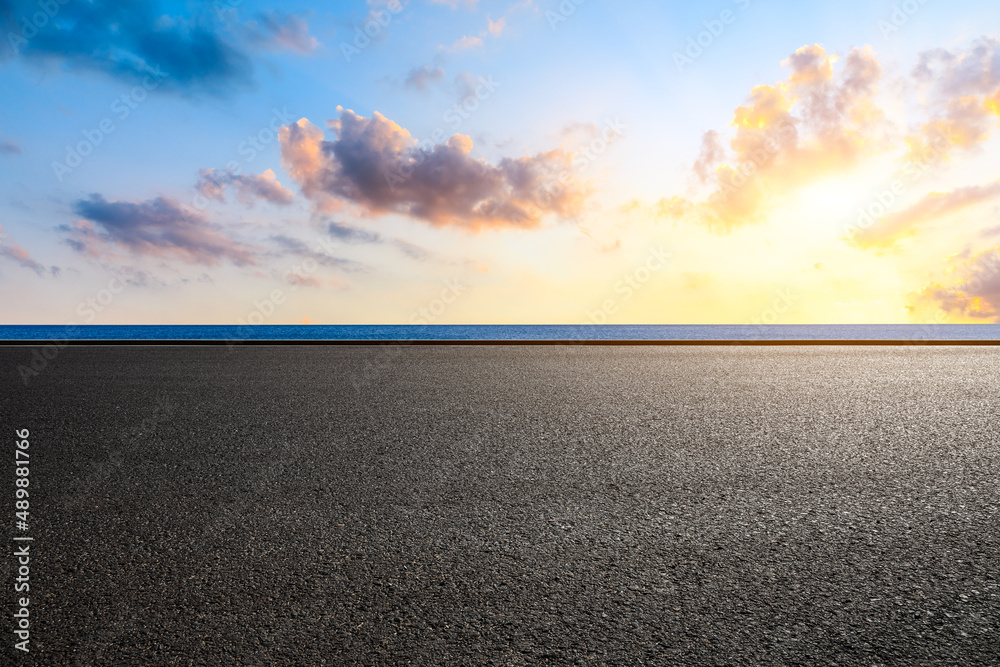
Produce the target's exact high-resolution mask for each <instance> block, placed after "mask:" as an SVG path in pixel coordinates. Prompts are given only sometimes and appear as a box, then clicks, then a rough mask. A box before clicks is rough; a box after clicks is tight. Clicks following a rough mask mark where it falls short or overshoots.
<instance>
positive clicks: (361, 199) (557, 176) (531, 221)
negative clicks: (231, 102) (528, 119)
mask: <svg viewBox="0 0 1000 667" xmlns="http://www.w3.org/2000/svg"><path fill="white" fill-rule="evenodd" d="M337 110H338V112H339V113H340V117H339V118H337V119H334V120H330V121H327V125H328V126H329V127H330V129H332V130H333V132H334V133H335V134H336V136H337V138H336V139H335V140H333V141H326V140H325V139H324V135H323V132H322V130H320V129H319V128H318V127H316V126H315V125H313V124H312V123H310V122H309V121H308V120H307V119H305V118H303V119H300V120H299V121H298V122H296V123H294V124H292V125H289V126H286V127H284V128H282V130H281V131H280V132H279V140H280V143H281V155H282V164H283V165H284V167H285V170H286V171H287V172H288V173H289V174H290V175H291V176H292V178H293V179H295V181H296V182H297V183H299V185H300V186H301V188H302V192H303V194H304V195H305V196H306V197H308V198H310V199H312V200H313V201H315V202H316V203H317V205H318V206H319V208H320V210H335V209H336V208H337V206H338V204H340V203H343V202H347V203H351V204H354V205H356V206H358V207H359V208H360V209H361V211H362V212H363V213H365V214H368V215H384V214H390V213H398V214H402V215H406V216H409V217H411V218H415V219H418V220H423V221H426V222H429V223H431V224H432V225H435V226H454V227H461V228H464V229H467V230H477V229H481V228H486V227H520V228H534V227H537V226H538V225H539V224H540V223H541V220H542V217H543V216H544V215H545V214H556V215H559V216H562V217H573V216H575V215H577V214H578V213H579V212H580V211H581V209H582V205H583V201H584V199H585V197H586V194H587V192H586V190H585V189H584V188H583V187H582V186H581V185H579V184H578V183H577V182H576V181H575V179H574V178H573V177H572V170H571V165H570V162H571V158H572V156H571V154H569V153H567V152H565V151H563V150H562V149H555V150H551V151H548V152H545V153H539V154H537V155H534V156H530V157H521V158H504V159H503V160H501V161H500V163H499V164H496V165H493V164H489V163H487V162H485V161H484V160H479V159H476V158H473V157H472V156H471V155H470V153H471V150H472V139H470V138H469V137H467V136H464V135H460V134H455V135H453V136H452V137H451V138H450V139H448V141H447V142H446V143H444V144H437V145H434V146H432V147H429V148H421V147H418V146H417V144H416V142H415V141H414V140H413V138H412V137H411V136H410V133H409V132H407V131H406V130H405V129H404V128H402V127H400V126H399V125H397V124H396V123H394V122H392V121H391V120H389V119H388V118H386V117H385V116H383V115H382V114H380V113H378V112H375V113H374V114H373V116H372V117H371V118H365V117H363V116H359V115H357V114H355V113H354V112H353V111H351V110H350V109H344V108H342V107H337Z"/></svg>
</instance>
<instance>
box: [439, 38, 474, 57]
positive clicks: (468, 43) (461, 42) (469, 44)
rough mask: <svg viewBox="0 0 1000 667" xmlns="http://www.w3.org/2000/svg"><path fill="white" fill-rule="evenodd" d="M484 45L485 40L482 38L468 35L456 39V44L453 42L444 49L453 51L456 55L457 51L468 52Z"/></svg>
mask: <svg viewBox="0 0 1000 667" xmlns="http://www.w3.org/2000/svg"><path fill="white" fill-rule="evenodd" d="M482 45H483V39H482V38H481V37H475V36H472V35H466V36H465V37H459V38H458V39H456V40H455V41H454V42H452V44H451V46H448V47H442V48H444V49H445V50H446V51H451V52H453V53H454V52H455V51H467V50H469V49H474V48H476V47H479V46H482Z"/></svg>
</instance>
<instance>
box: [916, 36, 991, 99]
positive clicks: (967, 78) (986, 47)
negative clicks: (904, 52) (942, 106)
mask: <svg viewBox="0 0 1000 667" xmlns="http://www.w3.org/2000/svg"><path fill="white" fill-rule="evenodd" d="M998 46H1000V40H997V39H996V38H993V37H980V38H979V39H977V40H975V41H974V42H973V43H972V45H971V46H970V48H968V49H965V50H961V49H958V50H951V51H949V50H947V49H933V50H930V51H925V52H923V53H921V54H920V55H919V56H918V60H917V66H916V67H915V68H914V69H913V78H914V79H916V80H917V81H918V82H920V83H923V84H924V85H926V86H928V87H929V88H930V92H931V94H932V95H933V96H934V97H935V98H937V99H944V100H947V99H951V98H955V97H966V96H968V95H983V94H987V93H992V92H994V91H995V90H997V89H998V88H1000V49H998V48H997V47H998Z"/></svg>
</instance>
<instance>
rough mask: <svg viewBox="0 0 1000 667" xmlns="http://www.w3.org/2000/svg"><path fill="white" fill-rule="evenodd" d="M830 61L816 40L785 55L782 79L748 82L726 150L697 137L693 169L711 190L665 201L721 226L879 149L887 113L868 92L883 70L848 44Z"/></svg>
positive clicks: (756, 216)
mask: <svg viewBox="0 0 1000 667" xmlns="http://www.w3.org/2000/svg"><path fill="white" fill-rule="evenodd" d="M837 62H838V59H837V57H836V56H835V55H827V53H826V51H825V49H823V47H822V46H820V45H819V44H814V45H811V46H804V47H802V48H800V49H799V50H797V51H796V52H795V53H793V54H792V55H791V56H789V57H788V58H787V59H786V60H785V61H784V62H783V63H782V64H783V65H785V66H786V67H789V68H790V69H791V72H790V74H789V75H788V77H787V79H786V80H784V81H781V82H778V83H776V84H774V85H760V86H756V87H754V88H753V89H752V90H751V91H750V96H749V98H748V100H747V103H746V104H743V105H741V106H739V107H737V108H736V109H735V111H734V113H733V122H732V127H733V128H734V130H733V132H732V134H731V136H730V138H729V151H726V150H725V148H724V147H723V146H722V144H721V142H720V141H719V140H718V137H717V134H716V133H714V132H709V133H706V135H705V137H704V138H703V141H702V149H701V154H700V155H699V157H698V160H697V161H696V162H695V164H694V171H695V173H696V174H697V175H698V176H699V178H700V179H701V180H702V182H706V183H708V184H709V185H711V186H713V188H714V189H713V191H711V192H710V193H709V194H708V195H707V196H706V197H705V198H704V199H703V200H702V201H700V202H697V203H695V202H691V203H690V204H691V205H690V206H687V207H684V206H680V205H678V204H677V202H673V203H672V204H670V205H669V207H668V208H669V209H670V210H671V211H674V212H676V214H678V215H681V216H686V217H690V218H693V219H694V220H696V221H697V222H699V223H702V224H706V225H707V226H709V227H710V228H712V229H713V230H715V231H720V232H725V231H728V230H731V229H732V228H734V227H737V226H740V225H744V224H748V223H752V222H756V221H758V220H760V219H761V218H762V217H763V215H764V213H766V210H767V208H768V203H769V202H770V201H771V200H772V199H773V198H775V197H777V196H780V195H782V194H783V193H786V192H788V191H791V190H794V189H796V188H798V187H802V186H803V185H807V184H809V183H811V182H815V181H816V180H817V179H819V178H820V177H822V176H825V175H828V174H831V173H836V172H840V171H844V170H846V169H849V168H851V167H854V166H855V165H857V164H858V163H859V162H860V161H861V160H862V158H863V157H865V156H866V155H869V154H871V153H873V152H876V151H882V150H886V149H887V142H886V141H885V140H884V134H885V128H886V121H885V118H884V115H883V113H882V111H881V110H880V109H879V108H878V106H877V105H876V104H875V102H874V100H873V96H874V94H875V92H876V86H877V84H878V82H879V81H880V79H881V77H882V68H881V66H880V64H879V62H878V60H877V58H876V57H875V54H874V52H873V51H872V50H871V48H870V47H866V48H856V49H853V50H852V51H851V52H850V53H848V55H847V56H846V58H844V63H843V66H842V67H841V68H840V71H839V72H838V71H837V70H836V68H835V64H836V63H837ZM665 201H668V202H669V201H672V200H665Z"/></svg>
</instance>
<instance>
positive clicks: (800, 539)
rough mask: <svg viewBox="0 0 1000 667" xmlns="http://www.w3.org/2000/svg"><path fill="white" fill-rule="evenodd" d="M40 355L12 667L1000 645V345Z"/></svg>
mask: <svg viewBox="0 0 1000 667" xmlns="http://www.w3.org/2000/svg"><path fill="white" fill-rule="evenodd" d="M31 358H32V357H31V353H30V350H29V349H28V348H24V347H0V387H2V393H0V423H2V426H3V429H4V431H5V433H7V434H8V435H7V442H8V455H9V456H10V458H11V459H13V449H14V444H13V441H14V435H13V434H14V430H15V429H22V428H27V429H30V431H31V437H30V442H31V447H30V452H31V487H30V489H31V522H30V524H31V525H30V530H29V531H28V533H29V534H30V535H32V536H33V537H34V538H35V541H34V542H33V543H32V547H31V549H32V569H31V595H32V598H31V619H32V626H31V652H30V654H27V655H25V654H22V653H20V652H17V651H15V650H14V649H13V643H14V641H15V638H14V635H13V627H14V626H13V620H12V618H11V616H10V615H9V614H7V621H6V622H5V625H6V626H8V627H6V628H0V629H2V630H3V635H4V636H6V637H7V641H6V642H5V646H4V647H3V652H4V654H5V655H6V656H7V657H9V658H10V659H11V661H12V662H11V663H10V664H14V661H16V663H17V664H32V665H340V664H380V665H396V664H400V665H405V664H484V665H488V664H495V665H529V664H530V665H533V664H583V665H590V664H615V665H637V664H647V665H659V664H664V665H666V664H670V665H842V666H846V665H867V666H870V665H939V664H943V665H997V664H1000V631H998V626H1000V599H998V595H1000V589H998V580H1000V577H998V573H1000V561H998V554H1000V532H998V528H1000V521H998V507H1000V490H998V479H1000V475H998V473H1000V423H998V414H1000V409H998V408H1000V350H997V349H996V348H969V347H962V348H958V347H954V348H953V347H939V348H920V347H863V346H862V347H844V346H829V347H724V348H719V347H714V348H709V347H667V348H663V347H644V346H636V347H591V346H551V347H523V348H521V347H509V346H508V347H495V346H488V345H484V346H474V347H448V346H441V347H433V346H432V347H415V346H414V347H407V346H397V347H391V346H372V347H337V346H331V347H297V346H294V345H281V346H273V347H232V346H216V347H169V346H150V347H70V348H65V349H62V350H59V351H58V354H56V355H55V356H54V357H53V358H52V359H49V360H48V361H47V363H46V365H45V367H44V369H43V370H42V371H41V372H40V373H39V374H38V375H37V376H34V377H31V378H30V379H29V381H28V383H27V385H25V384H24V383H23V382H22V380H21V377H20V376H19V375H18V372H17V370H16V369H17V366H18V365H26V364H30V361H31ZM12 469H13V466H9V467H8V471H9V472H8V473H6V476H5V480H6V482H5V485H4V488H5V489H6V491H4V492H3V494H4V495H5V496H7V497H9V498H10V499H11V500H10V502H11V504H12V503H13V489H14V481H13V480H14V475H13V470H12ZM8 494H9V495H8ZM7 516H8V521H9V522H11V525H10V526H9V527H8V528H7V532H8V534H9V535H10V534H13V533H16V532H17V531H15V530H14V529H13V528H14V527H13V524H12V522H13V510H12V509H11V510H10V511H9V512H8V514H7ZM7 543H8V544H12V542H11V541H10V539H9V538H8V542H7ZM0 567H2V568H3V572H4V580H5V581H7V582H10V581H11V580H12V577H13V576H14V571H15V568H16V563H15V562H14V558H12V557H10V556H7V557H5V558H3V559H2V562H0ZM4 590H7V591H8V592H7V594H6V595H7V596H8V598H9V599H8V600H5V601H2V604H3V606H4V608H5V609H11V608H12V607H13V604H14V599H15V594H14V593H13V591H12V587H11V586H10V585H8V584H5V585H4ZM4 659H7V658H4Z"/></svg>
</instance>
